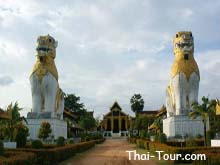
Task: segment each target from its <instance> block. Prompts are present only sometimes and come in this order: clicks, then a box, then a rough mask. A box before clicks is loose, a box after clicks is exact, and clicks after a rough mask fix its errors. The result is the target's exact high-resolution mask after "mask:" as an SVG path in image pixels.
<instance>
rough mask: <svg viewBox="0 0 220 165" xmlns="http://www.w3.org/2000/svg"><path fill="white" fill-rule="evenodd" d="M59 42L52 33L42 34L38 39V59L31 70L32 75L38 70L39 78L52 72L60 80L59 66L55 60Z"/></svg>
mask: <svg viewBox="0 0 220 165" xmlns="http://www.w3.org/2000/svg"><path fill="white" fill-rule="evenodd" d="M56 47H57V42H56V41H55V40H54V38H53V37H51V36H50V35H47V36H40V37H39V38H38V40H37V48H36V49H37V61H36V63H35V65H34V68H33V70H32V72H31V75H32V74H33V73H35V72H36V74H37V76H38V79H39V80H42V78H43V77H44V76H45V75H46V73H47V72H50V73H51V74H52V75H53V76H54V77H55V78H56V80H57V81H58V73H57V68H56V65H55V62H54V59H55V57H56Z"/></svg>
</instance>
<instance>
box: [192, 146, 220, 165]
mask: <svg viewBox="0 0 220 165" xmlns="http://www.w3.org/2000/svg"><path fill="white" fill-rule="evenodd" d="M195 153H199V154H205V155H206V160H194V161H193V163H192V164H193V165H209V164H216V165H217V164H220V150H219V149H211V150H201V151H197V152H195Z"/></svg>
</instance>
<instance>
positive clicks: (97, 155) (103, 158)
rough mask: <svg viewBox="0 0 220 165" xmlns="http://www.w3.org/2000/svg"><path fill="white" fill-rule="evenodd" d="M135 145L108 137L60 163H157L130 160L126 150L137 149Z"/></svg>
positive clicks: (144, 164) (142, 164)
mask: <svg viewBox="0 0 220 165" xmlns="http://www.w3.org/2000/svg"><path fill="white" fill-rule="evenodd" d="M135 149H136V148H135V145H132V144H130V143H128V142H127V140H125V139H107V140H106V141H105V142H104V143H102V144H99V145H96V147H95V148H93V149H91V150H89V151H87V152H84V153H82V154H79V155H76V156H74V157H73V158H70V159H68V160H66V161H64V162H62V163H60V165H72V164H74V165H136V164H137V165H156V163H154V162H153V161H151V160H142V161H141V160H140V161H137V160H129V157H128V153H127V152H125V151H131V150H135Z"/></svg>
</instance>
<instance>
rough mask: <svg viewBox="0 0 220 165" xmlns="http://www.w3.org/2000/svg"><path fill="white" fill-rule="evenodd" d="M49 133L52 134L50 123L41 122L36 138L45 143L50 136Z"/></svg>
mask: <svg viewBox="0 0 220 165" xmlns="http://www.w3.org/2000/svg"><path fill="white" fill-rule="evenodd" d="M51 132H52V129H51V126H50V123H48V122H42V123H41V125H40V129H39V133H38V137H39V138H40V139H43V141H45V140H46V139H47V138H48V137H49V136H50V133H51Z"/></svg>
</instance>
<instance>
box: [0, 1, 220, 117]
mask: <svg viewBox="0 0 220 165" xmlns="http://www.w3.org/2000/svg"><path fill="white" fill-rule="evenodd" d="M219 9H220V1H219V0H213V1H212V3H210V2H209V1H205V0H204V1H201V0H195V1H191V0H178V1H174V0H173V1H171V0H166V1H159V0H158V1H157V0H111V1H107V0H93V1H91V0H69V1H65V3H64V1H61V0H60V1H59V0H57V1H55V0H50V1H47V2H45V1H43V0H35V1H34V0H19V1H14V0H0V67H1V68H0V107H2V108H5V107H6V105H8V104H9V103H10V102H15V101H18V103H19V104H20V106H22V107H25V108H26V109H27V108H31V106H32V103H31V91H30V83H29V75H30V72H31V70H32V67H33V64H34V62H35V54H36V52H35V45H36V39H37V37H38V36H39V35H47V34H50V35H52V36H53V37H54V38H55V39H56V40H58V48H57V58H56V64H57V69H58V72H59V82H60V86H61V88H62V89H63V90H64V92H66V93H75V94H76V95H78V96H80V97H81V100H82V102H84V103H85V105H86V107H87V108H88V109H93V110H94V111H95V115H96V116H102V114H104V113H106V112H107V111H108V110H109V107H110V106H111V105H112V104H113V102H114V101H115V100H117V101H118V102H119V104H120V105H121V106H122V108H123V109H124V111H125V112H128V113H131V110H130V103H129V100H130V98H131V96H132V95H133V94H134V93H141V94H142V96H143V98H144V100H145V108H144V109H145V110H154V109H158V108H159V107H161V106H162V105H163V104H164V102H165V89H166V86H167V85H168V83H169V75H170V68H171V65H172V62H173V58H174V57H173V53H172V42H171V40H172V36H173V35H174V34H175V32H177V31H181V30H185V31H192V32H193V35H194V39H195V58H196V61H197V63H198V65H199V68H200V72H201V81H200V92H199V93H200V97H201V96H203V95H205V96H209V97H211V98H215V97H219V98H220V86H219V84H220V30H219V27H220V10H219Z"/></svg>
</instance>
